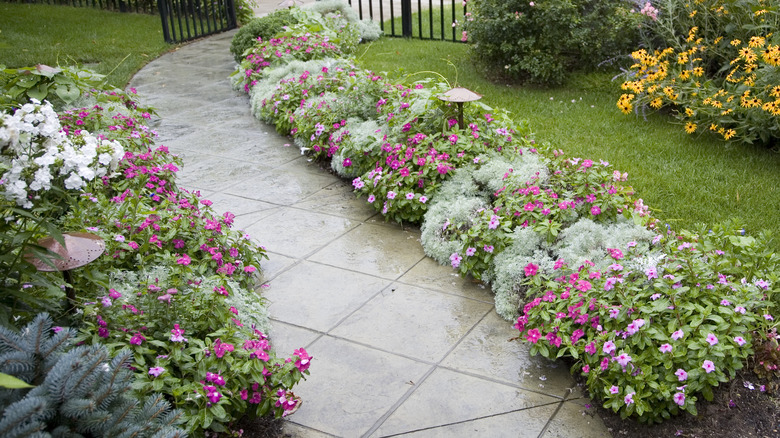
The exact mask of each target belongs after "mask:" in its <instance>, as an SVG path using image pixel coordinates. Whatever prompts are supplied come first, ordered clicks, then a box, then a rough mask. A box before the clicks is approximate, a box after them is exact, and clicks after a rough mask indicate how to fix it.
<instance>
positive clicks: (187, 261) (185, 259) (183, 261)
mask: <svg viewBox="0 0 780 438" xmlns="http://www.w3.org/2000/svg"><path fill="white" fill-rule="evenodd" d="M176 263H177V264H179V265H189V264H190V263H192V259H190V256H188V255H187V254H184V255H183V256H181V257H180V258H178V259H176Z"/></svg>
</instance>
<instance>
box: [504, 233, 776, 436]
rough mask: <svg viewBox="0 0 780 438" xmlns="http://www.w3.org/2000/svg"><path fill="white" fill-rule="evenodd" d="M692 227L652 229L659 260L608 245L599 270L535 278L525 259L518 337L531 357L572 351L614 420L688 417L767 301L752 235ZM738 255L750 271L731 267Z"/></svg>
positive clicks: (744, 341)
mask: <svg viewBox="0 0 780 438" xmlns="http://www.w3.org/2000/svg"><path fill="white" fill-rule="evenodd" d="M702 231H703V232H701V233H699V234H689V233H683V234H679V235H678V234H675V233H673V232H671V231H669V232H668V233H666V234H659V235H657V237H656V238H655V239H654V240H653V243H654V245H655V246H656V248H657V249H658V250H659V251H661V252H662V253H663V254H664V256H663V257H661V258H657V257H656V258H652V257H647V256H646V255H643V254H640V253H636V252H635V251H634V247H627V248H615V249H612V250H610V251H609V256H610V257H611V258H612V259H613V261H614V263H613V264H612V265H610V266H609V267H607V268H606V269H600V270H596V269H594V268H593V267H592V265H593V264H592V263H589V262H586V263H585V264H583V265H582V266H579V267H568V270H567V266H566V264H565V263H561V264H559V265H558V267H557V268H556V269H557V273H555V274H552V275H543V276H539V275H538V274H536V272H533V271H534V269H533V265H530V266H529V269H530V270H531V271H532V272H530V275H528V280H527V281H526V283H527V284H528V285H529V286H530V287H531V290H532V291H533V293H531V294H530V295H529V297H528V298H529V300H528V302H527V304H526V305H525V306H524V307H523V313H522V315H521V316H520V317H519V318H518V320H517V323H516V324H515V327H516V328H517V329H518V330H520V337H521V338H522V339H524V340H526V341H528V342H530V343H531V344H532V346H531V352H532V354H536V353H538V354H541V355H543V356H545V357H548V358H557V357H562V356H566V357H570V358H572V359H573V360H574V361H575V364H574V365H573V367H572V372H578V373H581V374H582V375H583V377H584V378H585V379H586V382H587V386H588V389H589V391H590V393H591V395H592V396H593V397H596V398H599V399H601V400H602V401H603V404H604V407H605V408H608V409H612V410H614V411H615V412H619V413H620V414H621V416H622V417H627V416H637V417H638V418H639V419H640V420H643V421H651V422H658V421H661V420H662V419H664V418H668V416H669V415H674V414H676V413H678V412H680V411H683V410H684V411H688V412H690V413H692V414H695V413H696V406H695V405H696V401H697V400H698V397H699V396H702V395H703V396H704V398H706V399H708V400H711V399H712V388H713V387H714V386H718V385H719V384H720V383H723V382H726V381H728V380H729V379H733V378H734V376H735V372H736V371H737V370H739V369H741V368H742V366H743V363H744V361H745V360H746V359H747V358H748V357H749V356H750V355H751V353H752V350H751V332H752V331H753V330H755V329H756V327H761V326H762V325H765V324H766V321H767V318H766V317H765V316H764V315H770V312H771V309H773V308H774V307H775V302H774V300H776V298H777V297H776V294H775V293H774V292H776V291H777V285H776V284H773V283H772V282H770V281H768V280H766V278H776V276H777V274H778V273H777V271H776V267H774V266H772V264H771V262H772V260H771V258H772V257H771V256H770V257H769V258H766V257H765V256H763V255H757V254H756V253H755V249H756V248H757V246H756V244H757V242H756V241H755V239H752V238H741V237H739V236H738V235H735V233H734V230H733V229H728V228H726V227H724V228H718V229H715V230H714V231H712V232H708V231H704V230H702ZM751 239H752V240H751ZM775 258H776V257H775ZM748 261H752V262H753V263H754V266H755V269H751V270H749V271H745V270H740V269H738V268H736V266H739V265H740V264H741V263H743V262H748ZM756 262H757V263H756ZM567 272H568V273H567ZM769 318H771V316H769Z"/></svg>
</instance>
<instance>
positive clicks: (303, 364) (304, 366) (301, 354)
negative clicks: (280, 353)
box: [293, 348, 311, 372]
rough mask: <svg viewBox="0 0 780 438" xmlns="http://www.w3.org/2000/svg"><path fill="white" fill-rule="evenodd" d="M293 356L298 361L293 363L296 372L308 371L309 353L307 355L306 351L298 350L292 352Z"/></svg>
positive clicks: (309, 363)
mask: <svg viewBox="0 0 780 438" xmlns="http://www.w3.org/2000/svg"><path fill="white" fill-rule="evenodd" d="M293 356H298V360H296V361H295V368H298V371H300V372H304V371H306V370H308V369H309V365H311V356H309V353H307V352H306V350H304V349H303V348H299V349H297V350H295V351H293Z"/></svg>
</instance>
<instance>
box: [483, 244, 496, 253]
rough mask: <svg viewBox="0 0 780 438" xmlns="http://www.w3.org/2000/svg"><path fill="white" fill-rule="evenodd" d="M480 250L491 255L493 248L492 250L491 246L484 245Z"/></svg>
mask: <svg viewBox="0 0 780 438" xmlns="http://www.w3.org/2000/svg"><path fill="white" fill-rule="evenodd" d="M482 249H483V250H484V251H485V252H490V253H492V252H493V249H494V248H493V245H485V246H483V247H482Z"/></svg>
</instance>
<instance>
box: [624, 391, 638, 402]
mask: <svg viewBox="0 0 780 438" xmlns="http://www.w3.org/2000/svg"><path fill="white" fill-rule="evenodd" d="M634 394H636V393H635V392H632V393H630V394H626V396H625V397H623V401H624V402H625V403H626V404H627V405H630V404H631V403H634Z"/></svg>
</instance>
